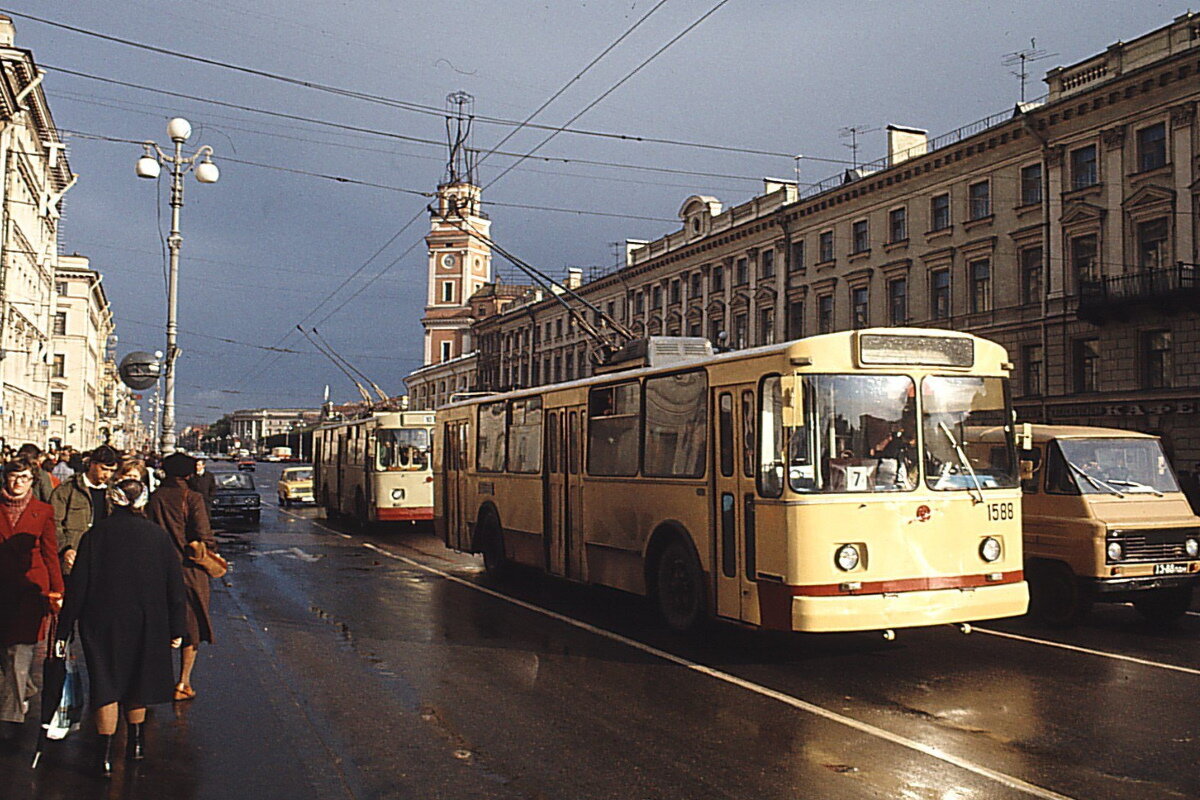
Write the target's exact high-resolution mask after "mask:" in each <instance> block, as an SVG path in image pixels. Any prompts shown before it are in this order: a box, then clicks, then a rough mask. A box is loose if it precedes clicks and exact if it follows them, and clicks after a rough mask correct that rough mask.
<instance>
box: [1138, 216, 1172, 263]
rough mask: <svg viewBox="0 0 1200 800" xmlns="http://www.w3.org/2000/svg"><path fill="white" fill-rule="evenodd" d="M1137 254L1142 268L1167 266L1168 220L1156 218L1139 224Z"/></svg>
mask: <svg viewBox="0 0 1200 800" xmlns="http://www.w3.org/2000/svg"><path fill="white" fill-rule="evenodd" d="M1137 248H1138V249H1137V256H1138V261H1137V263H1138V267H1139V268H1140V269H1158V268H1160V267H1165V266H1167V220H1166V218H1165V217H1163V218H1162V219H1155V220H1151V221H1149V222H1142V223H1139V224H1138V226H1137Z"/></svg>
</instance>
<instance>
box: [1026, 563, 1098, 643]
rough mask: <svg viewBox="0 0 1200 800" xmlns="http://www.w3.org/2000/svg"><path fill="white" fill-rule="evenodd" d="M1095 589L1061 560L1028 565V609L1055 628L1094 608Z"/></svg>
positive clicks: (1063, 626)
mask: <svg viewBox="0 0 1200 800" xmlns="http://www.w3.org/2000/svg"><path fill="white" fill-rule="evenodd" d="M1092 600H1093V598H1092V592H1091V590H1090V589H1088V587H1086V586H1084V585H1083V584H1082V583H1080V581H1079V579H1078V578H1076V577H1075V573H1074V572H1072V571H1071V568H1070V567H1068V566H1067V565H1066V564H1062V563H1036V564H1031V565H1030V566H1029V612H1030V614H1031V615H1032V616H1033V617H1034V618H1035V619H1037V620H1039V621H1040V622H1042V623H1044V624H1046V625H1049V626H1051V627H1053V628H1069V627H1071V626H1073V625H1077V624H1078V623H1079V621H1080V620H1082V619H1083V618H1084V617H1085V616H1087V614H1088V612H1089V611H1091V610H1092Z"/></svg>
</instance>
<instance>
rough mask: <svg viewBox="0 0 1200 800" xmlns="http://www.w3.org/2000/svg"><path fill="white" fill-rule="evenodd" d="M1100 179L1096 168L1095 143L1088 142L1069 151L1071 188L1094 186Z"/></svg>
mask: <svg viewBox="0 0 1200 800" xmlns="http://www.w3.org/2000/svg"><path fill="white" fill-rule="evenodd" d="M1099 180H1100V174H1099V172H1098V171H1097V169H1096V145H1094V144H1089V145H1088V146H1087V147H1081V148H1079V149H1078V150H1072V151H1071V188H1072V189H1083V188H1086V187H1088V186H1095V185H1096V183H1098V182H1099Z"/></svg>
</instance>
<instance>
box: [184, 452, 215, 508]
mask: <svg viewBox="0 0 1200 800" xmlns="http://www.w3.org/2000/svg"><path fill="white" fill-rule="evenodd" d="M187 484H188V488H189V489H191V490H192V491H193V492H199V493H200V494H201V495H203V497H204V507H205V508H209V507H210V506H211V505H212V500H213V498H214V497H216V495H217V479H216V478H214V477H213V476H212V473H211V472H209V471H208V470H206V469H205V468H204V459H203V458H197V459H196V474H194V475H192V477H190V478H188V479H187Z"/></svg>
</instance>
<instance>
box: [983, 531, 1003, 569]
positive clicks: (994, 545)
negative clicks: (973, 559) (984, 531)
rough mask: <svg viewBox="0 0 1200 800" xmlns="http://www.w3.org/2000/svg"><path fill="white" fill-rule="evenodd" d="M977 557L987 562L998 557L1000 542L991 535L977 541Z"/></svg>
mask: <svg viewBox="0 0 1200 800" xmlns="http://www.w3.org/2000/svg"><path fill="white" fill-rule="evenodd" d="M979 557H980V558H982V559H983V560H984V561H987V562H988V563H991V562H992V561H995V560H996V559H998V558H1000V542H998V541H996V540H995V539H993V538H992V537H991V536H989V537H987V538H986V539H984V540H983V541H982V542H980V543H979Z"/></svg>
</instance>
